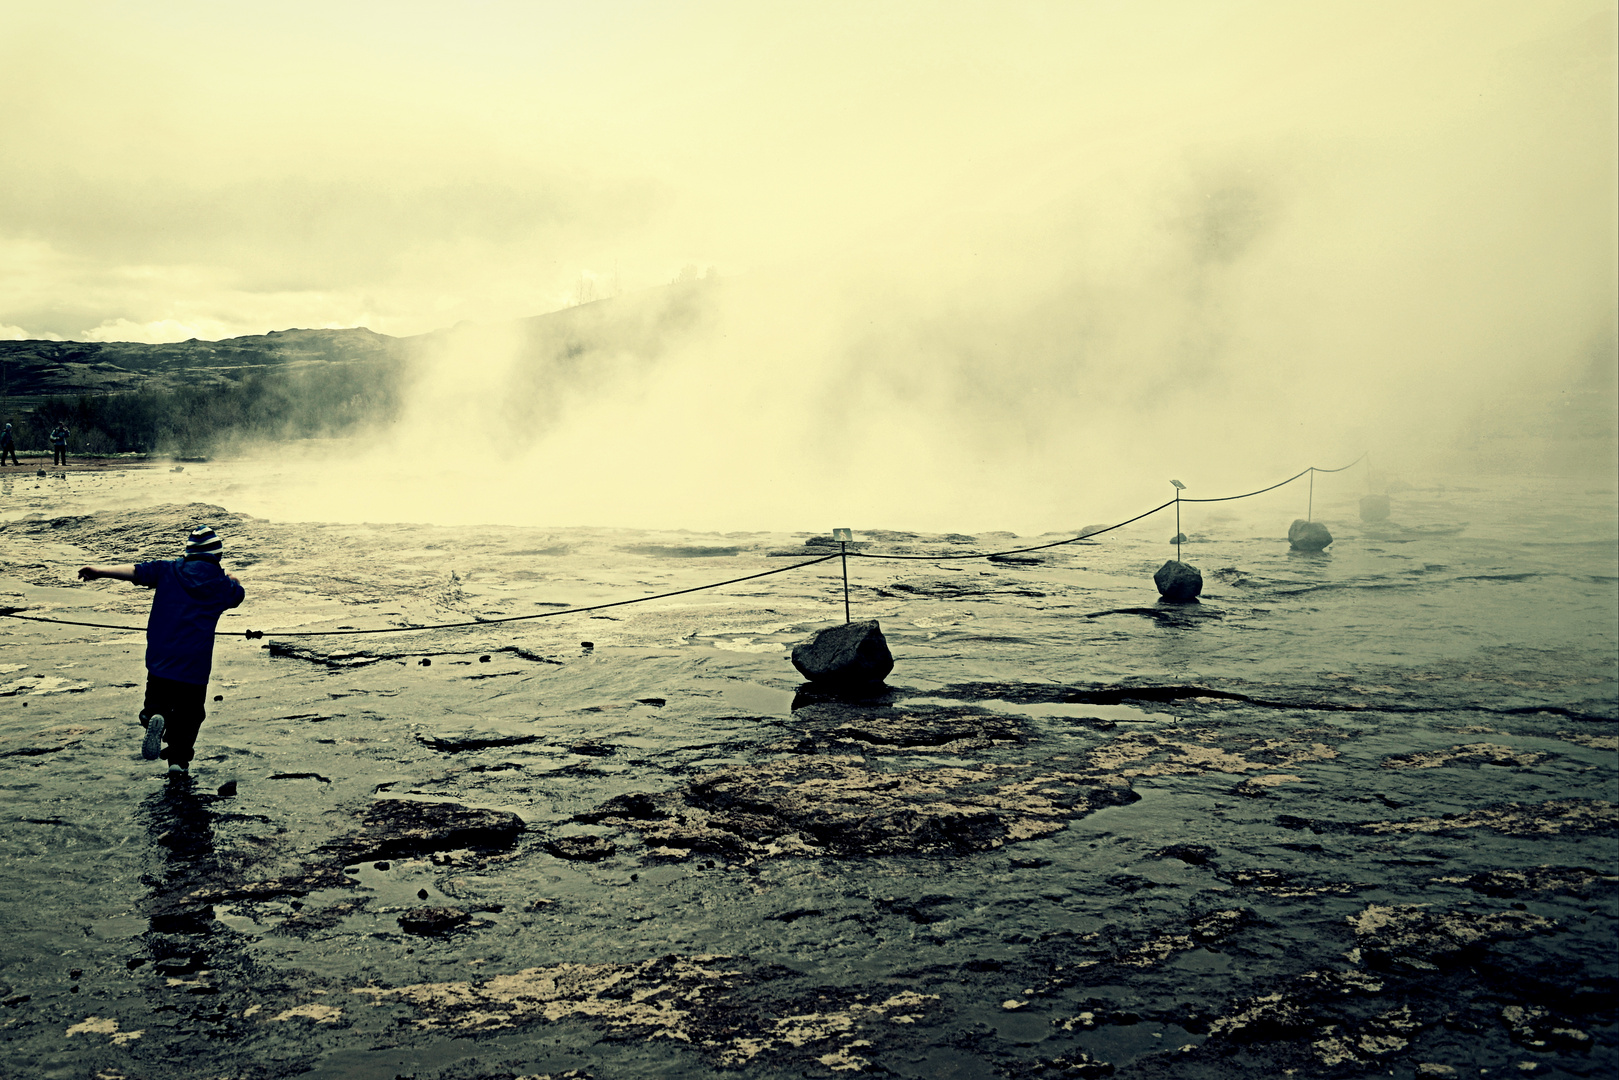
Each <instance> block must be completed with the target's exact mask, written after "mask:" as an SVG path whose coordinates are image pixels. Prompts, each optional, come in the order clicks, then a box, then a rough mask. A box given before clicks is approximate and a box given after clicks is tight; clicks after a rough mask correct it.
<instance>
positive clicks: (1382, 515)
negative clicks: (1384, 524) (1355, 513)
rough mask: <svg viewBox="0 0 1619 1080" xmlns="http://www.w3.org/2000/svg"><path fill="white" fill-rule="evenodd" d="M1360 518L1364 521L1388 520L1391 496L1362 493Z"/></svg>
mask: <svg viewBox="0 0 1619 1080" xmlns="http://www.w3.org/2000/svg"><path fill="white" fill-rule="evenodd" d="M1360 519H1361V520H1362V521H1387V520H1388V519H1389V497H1388V496H1387V495H1362V496H1361V499H1360Z"/></svg>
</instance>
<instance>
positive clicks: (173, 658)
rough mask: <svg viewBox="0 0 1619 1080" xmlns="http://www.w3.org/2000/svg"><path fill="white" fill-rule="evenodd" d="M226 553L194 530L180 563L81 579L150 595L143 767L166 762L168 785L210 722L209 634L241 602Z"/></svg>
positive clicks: (207, 532) (204, 531) (202, 529)
mask: <svg viewBox="0 0 1619 1080" xmlns="http://www.w3.org/2000/svg"><path fill="white" fill-rule="evenodd" d="M224 550H225V545H224V542H223V541H222V540H220V539H219V536H218V535H217V534H216V533H215V532H214V530H213V529H211V528H209V527H208V526H207V525H198V526H197V527H196V528H195V529H194V530H192V533H191V535H190V536H189V537H187V538H186V549H185V556H184V558H180V559H175V560H173V561H172V562H171V561H158V562H143V563H136V564H134V565H125V566H86V567H84V568H83V569H81V570H80V571H79V578H80V579H81V580H83V581H94V580H96V579H97V578H117V579H118V580H120V581H133V582H134V583H135V584H136V585H141V586H144V587H146V588H148V589H153V590H155V595H154V596H153V597H152V613H151V615H150V616H149V617H148V618H147V620H146V701H145V707H144V708H142V709H141V715H140V721H141V726H142V727H144V728H145V729H146V738H145V739H144V740H143V741H142V742H141V756H142V757H144V758H146V759H147V760H148V761H155V760H156V759H157V758H159V757H166V758H168V759H169V776H170V778H171V779H176V778H183V777H185V776H186V775H187V774H188V773H189V772H190V768H191V755H192V752H193V750H195V748H196V744H197V731H198V730H199V729H200V728H201V727H202V721H203V719H204V718H205V717H206V716H207V713H206V712H205V711H204V709H203V703H204V702H205V701H206V700H207V698H208V675H209V673H210V672H211V671H212V669H213V663H214V628H215V627H216V626H218V625H219V617H220V616H221V615H223V614H224V613H225V612H226V611H228V610H229V609H231V608H233V607H236V606H237V605H239V604H240V603H241V602H242V600H243V598H244V597H245V596H246V593H245V591H244V590H243V589H242V583H241V582H239V581H237V580H236V579H235V578H234V577H232V576H231V575H229V574H227V573H225V571H224V570H222V569H221V568H220V565H219V559H220V556H221V555H222V554H223V553H224ZM164 742H167V743H168V744H169V745H168V747H167V748H166V749H165V748H164V747H163V745H162V744H163V743H164Z"/></svg>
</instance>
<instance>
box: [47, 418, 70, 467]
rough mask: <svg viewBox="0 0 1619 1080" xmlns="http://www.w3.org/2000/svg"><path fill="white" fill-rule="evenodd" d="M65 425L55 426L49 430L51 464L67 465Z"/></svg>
mask: <svg viewBox="0 0 1619 1080" xmlns="http://www.w3.org/2000/svg"><path fill="white" fill-rule="evenodd" d="M67 434H68V432H67V425H66V424H57V425H56V427H54V428H53V429H51V464H52V465H66V464H67Z"/></svg>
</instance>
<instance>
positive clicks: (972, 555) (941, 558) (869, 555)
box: [849, 454, 1366, 562]
mask: <svg viewBox="0 0 1619 1080" xmlns="http://www.w3.org/2000/svg"><path fill="white" fill-rule="evenodd" d="M1365 457H1366V455H1365V454H1361V455H1360V457H1358V458H1356V459H1355V460H1354V461H1351V462H1350V463H1349V464H1348V465H1340V466H1339V467H1338V468H1336V469H1318V468H1316V467H1315V466H1314V465H1311V466H1310V467H1309V468H1308V469H1304V470H1303V471H1301V472H1296V473H1294V474H1293V475H1292V476H1289V477H1288V478H1287V479H1286V480H1283V481H1281V482H1280V483H1277V484H1272V485H1271V486H1270V487H1264V488H1260V489H1259V490H1258V491H1249V492H1246V493H1245V494H1242V495H1224V496H1221V497H1220V498H1217V499H1186V498H1177V499H1170V500H1169V501H1168V502H1166V503H1161V504H1159V505H1158V506H1155V507H1153V508H1152V509H1151V510H1148V511H1147V512H1146V513H1144V514H1137V515H1136V516H1135V517H1133V518H1128V519H1126V520H1124V521H1121V522H1119V523H1118V524H1117V525H1109V526H1108V527H1107V528H1105V529H1092V530H1091V531H1090V532H1086V533H1081V534H1080V535H1078V536H1073V537H1069V538H1068V539H1067V540H1055V541H1052V542H1051V543H1049V544H1037V545H1035V546H1034V547H1022V548H1008V549H1007V550H1005V551H975V552H969V553H967V554H965V555H885V554H879V553H874V552H870V551H851V552H849V554H850V555H853V556H855V557H856V558H862V559H919V560H923V561H926V562H946V561H948V560H951V559H996V558H999V557H1001V556H1002V555H1021V554H1023V553H1024V552H1026V551H1044V550H1045V549H1046V548H1054V547H1061V546H1062V545H1064V544H1073V543H1077V542H1078V541H1080V540H1089V539H1090V538H1091V537H1093V536H1101V535H1102V534H1103V533H1109V532H1112V531H1113V530H1114V529H1122V528H1124V527H1125V526H1126V525H1130V524H1133V523H1135V522H1137V521H1140V520H1141V519H1142V518H1144V517H1151V516H1152V515H1154V514H1156V513H1157V512H1158V511H1160V510H1167V509H1169V508H1170V507H1171V506H1174V505H1175V504H1176V503H1177V502H1230V501H1232V500H1233V499H1251V498H1253V497H1254V496H1255V495H1263V494H1265V492H1267V491H1275V490H1276V489H1277V488H1279V487H1286V486H1287V485H1288V484H1291V483H1292V482H1293V481H1295V480H1297V479H1298V478H1299V477H1301V476H1308V475H1310V474H1311V473H1318V472H1319V473H1338V472H1343V471H1344V470H1345V469H1351V468H1354V467H1355V466H1356V465H1359V464H1360V463H1361V461H1362V459H1364V458H1365Z"/></svg>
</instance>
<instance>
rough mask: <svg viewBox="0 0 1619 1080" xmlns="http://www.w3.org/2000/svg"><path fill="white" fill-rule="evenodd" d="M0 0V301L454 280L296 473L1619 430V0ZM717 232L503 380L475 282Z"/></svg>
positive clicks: (606, 504)
mask: <svg viewBox="0 0 1619 1080" xmlns="http://www.w3.org/2000/svg"><path fill="white" fill-rule="evenodd" d="M4 11H5V19H4V21H5V33H3V34H0V61H3V62H0V95H3V97H0V100H4V101H5V103H6V105H7V107H6V108H5V109H3V110H0V137H3V138H4V141H5V145H6V147H7V156H6V165H5V167H4V168H3V169H0V333H3V334H4V335H5V336H8V337H60V338H66V339H75V340H148V341H161V340H184V339H186V338H190V337H193V336H197V337H203V338H218V337H225V336H232V335H238V334H250V333H262V332H265V331H267V330H272V329H284V328H288V327H294V326H300V327H308V326H352V325H365V326H369V327H370V328H372V329H374V330H377V331H380V332H383V333H389V334H395V335H407V334H416V333H422V332H426V331H430V330H433V329H436V328H440V327H447V326H452V325H455V324H458V323H462V322H468V321H470V322H472V323H476V324H479V327H478V328H476V329H470V330H467V331H464V332H463V333H461V334H459V335H454V336H451V337H450V338H449V339H448V344H446V346H445V347H444V348H443V349H442V350H441V355H440V357H439V360H438V364H439V367H438V368H437V370H435V371H433V372H431V373H429V375H428V377H427V378H425V379H424V380H423V383H422V385H423V387H424V392H423V393H422V394H421V395H420V396H418V398H417V400H416V401H415V402H414V403H413V406H412V408H411V410H410V412H409V414H408V416H407V418H406V420H405V421H403V422H402V423H401V425H400V426H399V428H398V430H397V431H396V432H394V433H392V434H388V435H379V436H378V437H377V439H376V440H374V441H372V442H371V443H369V444H368V445H367V447H365V448H362V449H359V450H350V451H345V452H344V454H343V455H342V459H343V460H342V461H341V462H336V463H328V464H327V465H325V466H324V467H323V468H322V469H320V470H318V475H319V477H320V478H321V479H322V480H323V481H325V482H326V483H325V485H324V486H319V485H315V486H312V484H313V477H314V476H316V475H317V471H314V470H311V471H306V472H304V473H301V474H300V475H299V477H298V478H297V479H296V481H295V482H296V483H297V485H298V486H299V489H300V490H299V493H298V498H299V500H300V502H301V504H302V505H304V506H305V507H308V508H310V513H311V516H319V514H320V513H325V512H330V513H331V514H334V515H335V514H339V513H354V514H358V515H361V516H369V517H371V518H373V519H377V518H385V517H411V518H417V519H426V518H432V519H435V520H480V519H488V518H489V517H490V516H491V515H493V516H497V517H506V518H511V517H521V518H522V519H524V520H529V521H544V522H547V523H553V524H579V523H597V524H634V525H692V526H712V527H729V528H746V527H758V528H777V527H808V528H817V529H821V528H827V527H831V526H832V525H836V524H853V525H856V526H860V525H870V526H891V527H912V528H940V529H947V528H954V529H974V530H976V529H989V528H1013V529H1018V530H1020V531H1021V530H1034V529H1043V528H1062V527H1071V526H1076V525H1079V524H1083V523H1088V522H1091V521H1098V520H1106V519H1109V518H1110V517H1112V516H1115V514H1116V512H1133V511H1135V510H1138V509H1141V508H1143V507H1144V505H1151V504H1152V503H1153V502H1156V501H1160V499H1161V498H1164V497H1168V495H1169V488H1168V485H1167V479H1168V477H1170V476H1176V477H1179V478H1181V479H1184V480H1186V481H1187V482H1188V483H1190V484H1192V485H1193V488H1194V489H1195V490H1196V491H1198V492H1200V493H1210V494H1226V493H1229V492H1231V491H1234V490H1240V489H1242V488H1244V487H1248V486H1253V485H1255V484H1258V483H1269V482H1271V481H1272V480H1274V479H1278V478H1279V477H1280V476H1283V475H1287V474H1288V473H1291V472H1293V471H1295V470H1296V469H1298V468H1300V467H1302V466H1304V465H1307V464H1317V465H1322V466H1327V467H1331V466H1334V465H1338V464H1341V463H1342V462H1344V461H1347V460H1349V459H1351V458H1353V457H1354V456H1355V455H1357V454H1358V453H1360V452H1361V451H1362V450H1364V449H1371V450H1373V452H1374V454H1376V455H1377V460H1379V461H1380V462H1382V463H1383V464H1384V465H1387V466H1389V467H1396V468H1402V469H1406V470H1414V469H1422V468H1428V467H1432V466H1434V465H1436V464H1443V465H1445V466H1447V467H1452V468H1456V467H1460V468H1469V467H1472V466H1473V465H1475V464H1476V462H1475V460H1474V458H1472V457H1470V456H1469V455H1470V453H1471V451H1472V450H1473V449H1474V448H1475V447H1476V446H1477V443H1476V440H1475V438H1474V436H1475V435H1476V434H1477V433H1479V432H1481V431H1484V430H1486V429H1488V430H1491V431H1497V432H1499V431H1503V430H1511V429H1512V428H1513V422H1512V421H1513V419H1514V418H1517V417H1519V416H1520V415H1521V416H1522V417H1525V418H1528V419H1530V420H1532V421H1533V423H1531V424H1530V426H1531V427H1535V428H1536V429H1537V430H1539V431H1541V432H1542V433H1543V432H1544V430H1546V429H1547V428H1548V427H1549V428H1551V429H1554V430H1559V431H1560V432H1561V433H1562V434H1569V433H1570V430H1571V429H1578V431H1580V432H1588V433H1590V434H1593V435H1596V436H1599V437H1598V438H1595V439H1593V440H1590V441H1587V442H1579V443H1576V444H1574V449H1573V450H1572V451H1570V450H1569V449H1568V448H1567V447H1564V448H1563V450H1561V451H1559V452H1557V453H1551V454H1548V453H1547V452H1546V449H1545V446H1544V440H1541V441H1539V442H1536V441H1533V440H1526V441H1524V442H1523V444H1522V445H1521V447H1518V448H1516V449H1514V450H1513V451H1511V452H1509V453H1502V452H1500V449H1499V446H1498V445H1492V449H1491V452H1490V453H1489V454H1487V455H1485V456H1486V457H1487V458H1488V459H1489V461H1490V463H1491V465H1492V467H1494V466H1499V465H1501V464H1516V465H1518V466H1520V467H1522V468H1524V469H1531V470H1533V469H1539V468H1547V467H1554V468H1557V469H1562V470H1567V469H1569V468H1576V467H1578V468H1582V469H1585V470H1587V471H1591V472H1593V473H1594V474H1597V475H1601V476H1605V477H1608V478H1610V479H1611V476H1612V459H1611V456H1608V451H1609V448H1611V446H1612V441H1611V440H1612V428H1613V423H1614V420H1613V411H1614V410H1613V405H1612V404H1611V399H1612V398H1613V396H1614V391H1613V386H1614V365H1615V338H1616V333H1615V314H1614V312H1615V305H1616V297H1619V285H1616V273H1615V250H1616V248H1619V228H1616V214H1615V205H1616V198H1615V196H1616V186H1619V185H1616V179H1615V158H1616V153H1619V140H1616V135H1615V132H1616V130H1619V120H1616V115H1615V100H1616V89H1615V82H1616V80H1615V71H1616V64H1615V47H1614V46H1615V35H1616V30H1615V25H1616V21H1615V6H1614V4H1612V3H1605V2H1588V0H1565V2H1548V3H1539V4H1529V5H1526V4H1521V3H1490V4H1475V3H1430V4H1421V5H1409V4H1392V3H1382V4H1378V3H1373V4H1311V5H1294V4H1287V3H1280V2H1255V3H1235V2H1233V3H1221V4H1216V5H1209V4H1193V3H1164V4H1154V5H1126V4H1116V3H1099V4H1072V3H1064V4H1033V3H1026V4H1012V5H990V4H926V5H922V4H875V5H872V4H859V5H856V4H847V5H839V4H830V5H829V4H825V3H821V4H815V5H790V4H786V5H749V4H727V3H683V4H673V5H669V4H600V5H589V6H583V5H561V4H498V3H497V4H481V5H476V6H463V7H456V8H443V7H439V6H433V5H420V4H388V5H382V4H345V5H336V6H333V5H314V4H298V3H292V4H278V5H275V6H274V7H273V8H269V9H265V8H262V7H255V6H250V5H245V4H192V3H164V4H158V5H142V6H130V5H119V4H111V3H80V4H74V3H66V4H59V5H51V6H50V7H48V8H44V7H37V8H36V7H33V6H24V5H10V6H7V7H6V8H5V9H4ZM711 273H712V275H713V276H714V277H715V278H716V279H717V282H718V284H717V285H716V286H715V287H714V288H711V289H709V290H707V295H708V296H709V297H710V300H711V303H712V307H711V309H710V311H709V314H708V315H707V317H706V318H705V319H704V320H703V321H702V323H701V324H700V325H699V326H697V327H696V328H694V329H693V330H692V331H690V332H688V333H685V334H682V335H680V336H678V337H672V338H671V340H670V342H669V345H668V349H667V350H666V351H665V352H664V353H663V354H662V355H661V356H660V357H659V358H658V361H657V363H656V364H655V365H652V366H650V367H632V366H623V365H617V366H615V365H611V364H608V365H604V366H603V367H601V368H600V369H598V370H595V371H593V372H589V373H585V374H586V376H587V377H588V378H593V379H595V380H596V381H595V382H594V383H589V382H588V381H587V382H586V383H585V384H583V385H581V386H580V387H578V388H577V389H576V392H572V393H570V395H569V397H568V400H567V407H566V408H565V409H561V410H560V411H559V410H557V409H556V408H554V407H548V408H544V409H538V408H536V409H533V410H528V411H525V410H524V408H523V407H522V405H523V403H522V402H517V403H514V402H512V401H511V400H510V399H509V397H510V395H509V394H508V393H507V387H508V386H509V382H510V380H509V375H510V372H509V371H508V368H509V366H510V354H511V350H510V343H509V341H508V340H506V339H507V337H508V335H507V334H506V332H505V331H504V330H503V329H502V328H501V325H500V324H502V323H503V322H504V321H505V320H510V319H515V318H519V317H523V316H529V315H533V314H537V313H539V312H543V311H548V310H553V309H556V308H559V307H563V306H566V305H568V304H572V303H577V302H580V301H588V300H591V299H595V298H600V297H604V296H611V295H615V294H625V295H628V294H634V293H637V292H639V291H641V290H645V289H649V288H652V287H655V286H661V285H665V284H667V283H668V282H670V281H671V280H674V279H676V278H678V277H680V276H682V275H685V276H693V275H695V276H697V277H706V276H708V275H710V274H711ZM1564 401H1575V402H1576V405H1575V406H1573V407H1568V406H1564V405H1563V404H1562V403H1563V402H1564ZM1593 401H1599V402H1601V403H1602V404H1601V405H1600V407H1595V408H1593V407H1592V405H1591V403H1592V402H1593ZM551 404H552V405H553V406H554V403H551ZM514 405H515V406H516V407H514ZM1559 409H1563V410H1565V411H1562V412H1559V411H1558V410H1559ZM1503 415H1505V416H1506V417H1508V420H1507V421H1503V420H1502V417H1503ZM1563 417H1570V418H1573V419H1570V420H1567V421H1564V420H1563V419H1562V418H1563ZM1480 425H1483V426H1482V427H1481V426H1480ZM288 482H289V483H292V482H294V481H293V480H291V479H289V481H288ZM1357 482H1358V481H1357ZM1155 493H1161V495H1158V497H1155ZM362 503H365V504H367V505H365V507H364V509H363V510H362V509H361V508H360V504H362ZM1287 509H1288V516H1291V512H1292V510H1293V509H1294V508H1293V507H1291V505H1290V506H1289V507H1288V508H1287Z"/></svg>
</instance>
